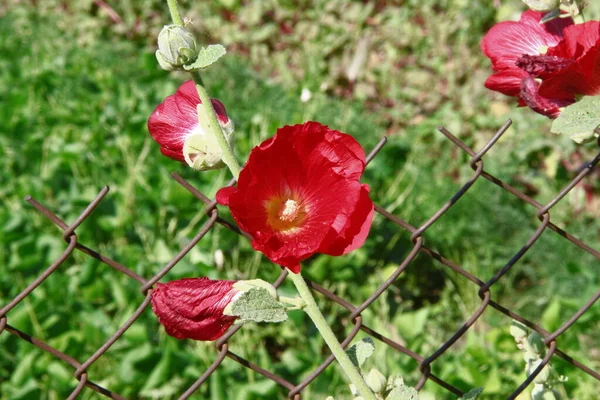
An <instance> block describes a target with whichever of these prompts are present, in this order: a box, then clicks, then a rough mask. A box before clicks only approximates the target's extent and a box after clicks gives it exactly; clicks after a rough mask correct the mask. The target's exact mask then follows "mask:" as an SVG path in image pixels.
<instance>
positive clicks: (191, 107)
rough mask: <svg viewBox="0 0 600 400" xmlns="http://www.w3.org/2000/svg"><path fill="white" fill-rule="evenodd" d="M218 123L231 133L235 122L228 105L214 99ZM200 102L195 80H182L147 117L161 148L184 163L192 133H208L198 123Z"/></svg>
mask: <svg viewBox="0 0 600 400" xmlns="http://www.w3.org/2000/svg"><path fill="white" fill-rule="evenodd" d="M211 102H212V105H213V107H214V109H215V112H216V113H217V119H218V120H219V124H221V127H222V128H223V129H224V130H225V132H226V133H228V134H229V135H230V134H231V132H232V131H233V124H232V122H231V121H230V120H229V118H228V117H227V112H226V111H225V106H224V105H223V104H222V103H221V102H220V101H219V100H216V99H212V100H211ZM198 104H202V102H201V101H200V97H199V96H198V92H197V91H196V87H195V86H194V82H193V81H187V82H185V83H183V84H182V85H181V86H180V87H179V89H177V92H175V94H172V95H171V96H168V97H167V98H166V99H165V101H163V102H162V103H160V104H159V105H158V106H157V107H156V108H155V109H154V112H153V113H152V114H151V115H150V118H149V119H148V131H150V134H151V135H152V137H153V138H154V140H156V142H157V143H158V144H160V151H161V153H163V154H164V155H165V156H167V157H169V158H172V159H173V160H177V161H181V162H185V157H184V154H183V145H184V143H185V140H186V139H187V138H188V137H189V136H191V135H201V136H205V135H206V132H204V131H203V129H202V127H201V126H200V124H199V123H198V110H197V106H198Z"/></svg>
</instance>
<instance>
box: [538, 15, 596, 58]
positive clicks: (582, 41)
mask: <svg viewBox="0 0 600 400" xmlns="http://www.w3.org/2000/svg"><path fill="white" fill-rule="evenodd" d="M599 40H600V22H598V21H588V22H585V23H583V24H575V25H571V26H569V27H567V28H565V30H564V39H563V40H561V41H560V43H557V45H556V46H555V47H552V48H551V49H548V53H547V54H548V55H549V56H557V57H562V58H578V57H581V56H582V55H584V54H585V53H586V52H587V51H588V50H589V49H591V48H592V47H594V46H596V44H598V41H599Z"/></svg>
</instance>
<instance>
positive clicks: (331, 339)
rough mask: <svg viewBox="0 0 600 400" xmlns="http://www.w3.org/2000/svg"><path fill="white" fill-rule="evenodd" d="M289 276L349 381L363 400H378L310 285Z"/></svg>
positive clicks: (298, 275) (298, 276) (306, 310)
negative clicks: (331, 324)
mask: <svg viewBox="0 0 600 400" xmlns="http://www.w3.org/2000/svg"><path fill="white" fill-rule="evenodd" d="M288 276H289V277H290V279H291V280H292V282H294V285H296V289H297V290H298V294H299V295H300V297H301V298H302V300H304V302H305V303H306V306H304V308H303V310H304V311H305V312H306V313H307V314H308V316H309V317H310V319H311V320H312V321H313V323H314V324H315V326H316V327H317V329H318V330H319V333H321V336H322V337H323V339H324V340H325V343H327V346H329V349H330V350H331V352H332V353H333V355H334V356H335V358H336V359H337V361H338V362H339V363H340V365H341V366H342V369H343V370H344V372H345V373H346V376H347V377H348V379H350V382H352V383H353V384H354V386H355V387H356V390H358V392H359V393H360V395H361V396H362V398H363V399H365V400H377V398H376V397H375V395H374V394H373V392H372V391H371V389H369V386H367V383H366V382H365V380H364V379H363V377H362V375H361V374H360V372H359V371H358V369H357V368H356V367H355V366H354V364H352V361H350V357H348V354H346V351H345V350H344V349H343V348H342V345H341V344H340V342H339V341H338V339H337V338H336V337H335V334H334V333H333V331H332V330H331V327H330V326H329V324H328V323H327V320H325V317H324V316H323V314H322V313H321V310H319V307H318V306H317V303H316V302H315V298H314V297H313V295H312V293H311V292H310V289H309V288H308V285H307V284H306V282H305V281H304V278H303V277H302V275H300V274H294V273H293V272H291V271H289V274H288Z"/></svg>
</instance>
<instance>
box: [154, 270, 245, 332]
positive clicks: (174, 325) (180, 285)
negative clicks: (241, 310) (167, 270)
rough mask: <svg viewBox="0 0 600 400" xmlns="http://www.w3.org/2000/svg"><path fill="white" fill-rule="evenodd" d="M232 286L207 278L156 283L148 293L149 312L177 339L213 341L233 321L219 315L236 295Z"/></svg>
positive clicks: (230, 318) (232, 282) (233, 319)
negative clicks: (150, 296) (150, 307)
mask: <svg viewBox="0 0 600 400" xmlns="http://www.w3.org/2000/svg"><path fill="white" fill-rule="evenodd" d="M235 283H236V281H218V280H211V279H208V278H187V279H181V280H177V281H173V282H169V283H164V284H163V283H157V284H156V288H155V289H154V290H152V311H154V313H155V314H156V316H157V317H158V320H159V321H160V323H161V324H163V326H164V327H165V330H166V331H167V333H168V334H169V335H171V336H173V337H176V338H177V339H186V338H187V339H195V340H216V339H218V338H219V337H221V336H223V334H224V333H225V331H226V330H227V329H228V328H229V327H230V326H231V324H233V322H234V321H235V320H236V319H237V317H235V316H230V315H224V314H223V311H224V310H225V308H226V307H227V306H228V305H229V303H231V302H232V301H233V300H234V297H235V296H236V295H237V294H238V293H240V290H238V289H236V288H235V287H234V284H235Z"/></svg>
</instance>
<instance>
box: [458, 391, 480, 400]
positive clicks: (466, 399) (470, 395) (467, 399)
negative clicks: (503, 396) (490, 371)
mask: <svg viewBox="0 0 600 400" xmlns="http://www.w3.org/2000/svg"><path fill="white" fill-rule="evenodd" d="M482 392H483V388H476V389H473V390H469V391H468V392H467V393H465V394H464V396H463V397H461V398H460V399H458V400H475V399H477V398H479V396H480V395H481V393H482Z"/></svg>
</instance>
